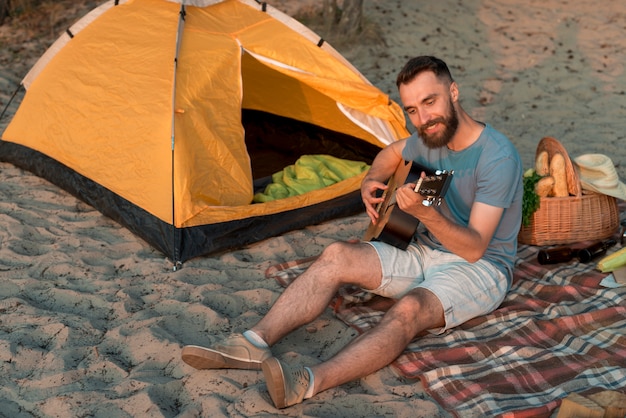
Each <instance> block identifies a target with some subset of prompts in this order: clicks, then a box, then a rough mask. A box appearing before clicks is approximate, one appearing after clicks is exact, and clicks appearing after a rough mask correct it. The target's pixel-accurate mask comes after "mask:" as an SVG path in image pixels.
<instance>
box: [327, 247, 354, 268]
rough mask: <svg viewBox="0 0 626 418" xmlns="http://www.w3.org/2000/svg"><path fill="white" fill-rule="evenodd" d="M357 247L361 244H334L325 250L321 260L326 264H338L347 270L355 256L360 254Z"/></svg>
mask: <svg viewBox="0 0 626 418" xmlns="http://www.w3.org/2000/svg"><path fill="white" fill-rule="evenodd" d="M357 245H359V244H354V243H348V242H343V241H337V242H333V243H332V244H330V245H329V246H327V247H326V248H325V249H324V251H323V252H322V255H321V256H320V258H321V259H323V260H324V262H326V263H333V264H337V265H340V266H342V267H344V268H345V267H347V266H349V263H350V262H351V261H352V260H353V258H354V255H355V254H356V253H357V252H358V249H357V248H356V246H357Z"/></svg>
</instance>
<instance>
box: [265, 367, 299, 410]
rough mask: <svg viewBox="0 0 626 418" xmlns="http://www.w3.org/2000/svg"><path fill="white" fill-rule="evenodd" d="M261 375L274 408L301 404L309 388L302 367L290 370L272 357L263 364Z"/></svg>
mask: <svg viewBox="0 0 626 418" xmlns="http://www.w3.org/2000/svg"><path fill="white" fill-rule="evenodd" d="M263 375H265V383H266V385H267V391H268V392H269V393H270V397H271V398H272V402H274V406H276V408H286V407H288V406H292V405H295V404H298V403H300V402H302V400H303V399H304V395H305V394H306V391H307V389H308V388H309V372H308V371H307V370H306V369H305V368H304V367H299V368H294V369H292V368H290V367H289V366H287V365H284V364H281V362H280V361H278V360H277V359H276V358H274V357H270V358H268V359H267V360H265V361H264V362H263Z"/></svg>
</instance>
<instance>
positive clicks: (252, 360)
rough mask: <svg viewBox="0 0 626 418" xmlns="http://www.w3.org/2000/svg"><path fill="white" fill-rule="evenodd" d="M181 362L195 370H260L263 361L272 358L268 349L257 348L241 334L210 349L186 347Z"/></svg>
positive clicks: (195, 346)
mask: <svg viewBox="0 0 626 418" xmlns="http://www.w3.org/2000/svg"><path fill="white" fill-rule="evenodd" d="M181 356H182V358H183V361H184V362H185V363H187V364H188V365H190V366H191V367H195V368H196V369H254V370H261V363H263V360H266V359H268V358H271V357H272V352H271V351H270V349H269V348H259V347H257V346H255V345H254V344H252V343H251V342H250V341H248V339H247V338H246V337H244V336H243V335H241V334H234V335H231V336H230V337H228V338H226V339H225V340H224V341H221V342H218V343H216V344H214V345H213V346H212V347H211V348H205V347H199V346H197V345H186V346H185V347H183V351H182V353H181Z"/></svg>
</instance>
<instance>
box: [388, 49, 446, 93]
mask: <svg viewBox="0 0 626 418" xmlns="http://www.w3.org/2000/svg"><path fill="white" fill-rule="evenodd" d="M424 71H432V72H433V73H434V74H435V76H437V78H438V79H440V80H442V81H447V82H448V83H452V82H453V81H454V79H453V78H452V74H450V70H449V69H448V66H447V65H446V63H445V62H443V61H442V60H440V59H439V58H436V57H432V56H428V55H422V56H419V57H415V58H411V59H410V60H409V61H408V62H407V63H406V64H404V67H403V68H402V69H401V70H400V73H399V74H398V78H397V79H396V86H397V87H400V85H401V84H406V83H409V82H411V81H412V80H413V79H414V78H415V77H416V76H417V75H418V74H421V73H423V72H424Z"/></svg>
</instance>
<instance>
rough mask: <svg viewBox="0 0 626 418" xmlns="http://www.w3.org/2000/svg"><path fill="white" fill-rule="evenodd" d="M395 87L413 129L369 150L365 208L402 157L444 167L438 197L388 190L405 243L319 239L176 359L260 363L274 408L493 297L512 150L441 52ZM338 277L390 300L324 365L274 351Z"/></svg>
mask: <svg viewBox="0 0 626 418" xmlns="http://www.w3.org/2000/svg"><path fill="white" fill-rule="evenodd" d="M397 86H398V89H399V93H400V99H401V101H402V104H403V106H404V110H405V111H406V113H407V114H408V116H409V118H410V121H411V123H412V124H413V125H414V126H415V127H416V129H417V131H416V133H414V134H413V135H411V136H410V137H408V138H406V139H404V140H401V141H398V142H394V143H392V144H391V145H389V146H387V147H386V148H384V149H383V150H381V151H380V153H379V154H378V156H377V157H376V158H375V160H374V162H373V163H372V167H371V169H370V171H369V173H368V174H367V176H366V177H365V179H364V180H363V183H362V186H361V195H362V198H363V202H364V204H365V208H366V211H367V214H368V215H369V217H370V218H371V220H372V222H373V223H374V224H375V223H376V222H378V221H379V214H378V213H377V210H376V206H377V205H378V204H379V203H380V202H381V201H382V200H383V198H382V197H380V196H379V195H380V193H379V192H380V191H381V190H385V189H386V188H387V185H386V184H385V183H386V181H387V180H388V179H389V178H390V177H391V176H392V175H393V174H394V172H395V170H396V168H397V167H398V166H399V164H400V163H401V162H402V161H412V162H413V163H415V164H416V165H419V166H422V167H427V168H428V169H430V170H453V171H454V176H453V178H452V180H451V183H450V186H449V188H448V190H447V193H446V195H445V199H444V201H443V203H442V204H441V205H439V206H435V205H431V206H426V205H424V204H422V202H423V201H424V197H423V196H421V195H420V194H418V193H416V192H415V191H414V188H415V184H407V185H404V186H402V187H400V188H398V190H397V192H396V201H397V205H398V207H399V208H400V209H402V210H403V211H404V212H407V213H408V214H410V215H412V216H414V217H415V218H417V219H418V220H419V221H420V224H421V226H422V227H421V228H420V231H419V233H417V234H415V236H414V239H413V241H412V242H411V244H410V245H409V246H408V248H407V249H406V250H401V249H398V248H396V247H394V246H392V245H389V244H386V243H384V242H381V241H368V242H358V243H348V242H336V243H333V244H331V245H329V246H328V247H327V248H326V249H325V250H324V251H323V253H322V254H321V256H320V257H319V258H318V260H317V261H316V262H315V263H314V264H312V265H311V267H309V268H308V269H307V271H306V272H305V273H303V274H302V275H301V276H300V277H298V278H297V279H296V280H295V281H294V282H293V283H292V284H291V285H290V286H289V287H287V289H285V291H284V292H283V293H282V294H281V296H280V297H279V298H278V299H277V301H276V303H275V304H274V305H273V306H272V308H271V309H270V311H269V312H268V313H267V315H266V316H265V317H264V318H263V319H261V320H260V321H259V322H258V323H257V324H256V325H255V326H253V327H252V328H251V329H250V330H247V331H245V332H244V333H243V334H235V335H232V336H230V337H228V338H226V339H225V340H223V341H221V342H219V343H217V344H214V345H213V346H212V347H210V348H204V347H198V346H186V347H184V348H183V351H182V358H183V360H184V361H185V362H187V363H188V364H190V365H191V366H193V367H196V368H198V369H212V368H244V369H262V370H263V373H264V375H265V378H266V383H267V388H268V391H269V393H270V396H271V398H272V401H273V402H274V405H275V406H276V407H277V408H284V407H287V406H291V405H295V404H297V403H300V402H302V401H303V400H304V399H308V398H310V397H312V396H315V394H317V393H319V392H321V391H323V390H326V389H329V388H331V387H335V386H338V385H341V384H343V383H347V382H349V381H352V380H355V379H358V378H361V377H364V376H367V375H369V374H370V373H373V372H375V371H377V370H379V369H380V368H382V367H385V366H386V365H388V364H390V363H391V362H392V361H394V360H395V359H396V358H397V357H398V356H399V355H400V354H401V353H402V351H403V350H404V349H405V348H406V346H407V345H408V344H409V342H410V341H411V340H413V339H414V338H415V337H416V336H417V335H418V334H420V333H421V332H423V331H429V332H431V333H443V332H446V331H447V330H450V329H452V328H454V327H456V326H458V325H460V324H462V323H464V322H465V321H467V320H469V319H472V318H474V317H476V316H478V315H484V314H486V313H489V312H490V311H492V310H493V309H495V308H497V307H498V306H499V305H500V303H501V302H502V300H503V299H504V297H505V295H506V293H507V291H508V289H509V287H510V285H511V281H512V270H513V263H514V259H515V254H516V251H517V233H518V231H519V228H520V224H521V208H522V163H521V160H520V157H519V155H518V153H517V151H516V149H515V147H514V146H513V144H512V143H511V142H510V141H509V140H508V139H507V138H506V137H505V136H504V135H503V134H501V133H500V132H498V131H496V130H495V129H494V128H493V127H491V126H490V125H488V124H484V123H482V122H479V121H476V120H474V119H472V118H471V117H470V116H469V114H468V113H466V112H465V111H464V110H463V108H462V107H461V105H460V103H459V89H458V86H457V83H456V82H455V81H454V80H453V79H452V76H451V74H450V71H449V69H448V66H447V65H446V64H445V62H443V61H441V60H440V59H438V58H435V57H430V56H420V57H416V58H413V59H411V60H409V62H408V63H407V64H406V65H405V66H404V68H403V69H402V70H401V71H400V73H399V75H398V78H397ZM343 285H356V286H360V287H361V288H363V289H366V290H368V291H370V292H372V293H374V294H377V295H380V296H383V297H385V298H389V299H390V300H392V301H393V302H394V303H393V304H392V305H391V307H390V308H389V310H388V311H387V312H386V313H385V315H384V317H383V318H382V320H381V321H380V323H379V324H378V325H376V326H375V327H373V328H372V329H370V330H369V331H367V332H365V333H363V334H361V335H360V336H359V337H357V338H356V339H355V340H354V341H352V342H351V343H350V344H349V345H348V346H346V347H345V348H344V349H342V350H341V351H339V352H338V353H337V354H336V355H335V356H333V357H332V358H330V359H328V360H326V361H324V362H322V363H319V364H314V365H309V366H300V367H290V366H288V365H287V364H285V363H283V362H281V361H280V360H278V359H277V358H275V357H273V356H272V354H271V351H270V347H271V346H272V345H273V344H275V343H276V342H277V341H278V340H279V339H281V338H282V337H284V336H285V335H287V334H288V333H289V332H291V331H293V330H294V329H296V328H298V327H300V326H302V325H305V324H308V323H309V322H311V321H313V320H314V319H315V318H316V317H317V316H319V315H320V314H321V313H322V312H323V311H324V309H326V307H327V306H328V304H329V303H330V301H331V298H332V297H333V296H334V295H335V293H336V292H337V290H338V289H339V288H340V287H341V286H343Z"/></svg>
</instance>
